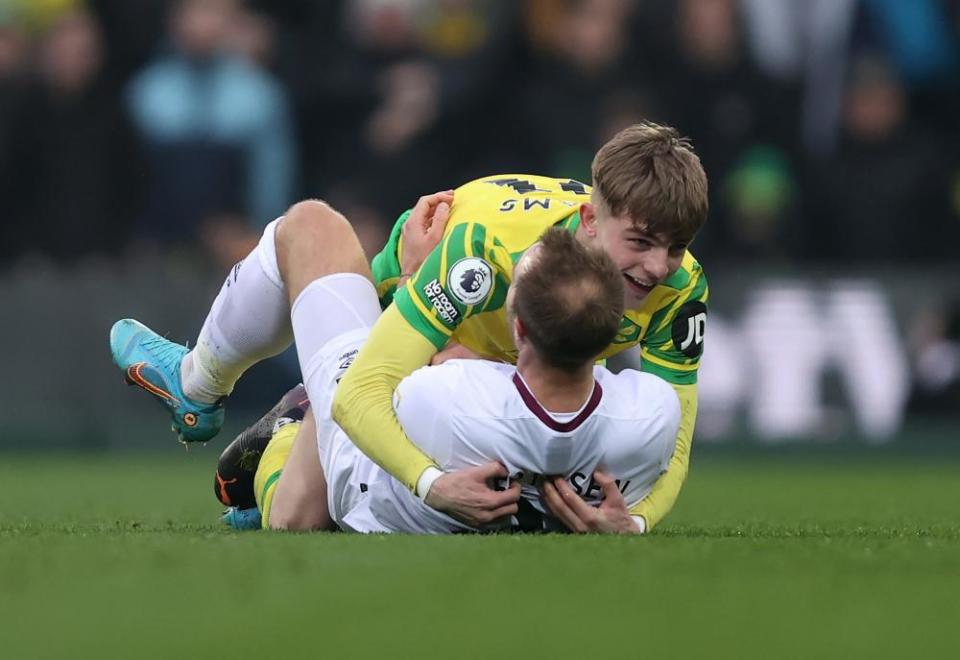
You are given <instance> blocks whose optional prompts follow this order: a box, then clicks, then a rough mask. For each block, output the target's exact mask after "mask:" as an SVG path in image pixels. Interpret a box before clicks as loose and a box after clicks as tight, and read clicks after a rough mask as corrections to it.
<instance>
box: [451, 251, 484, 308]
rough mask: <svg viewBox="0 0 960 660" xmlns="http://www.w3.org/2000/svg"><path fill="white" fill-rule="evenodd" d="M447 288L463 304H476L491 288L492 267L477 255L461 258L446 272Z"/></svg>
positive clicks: (481, 300)
mask: <svg viewBox="0 0 960 660" xmlns="http://www.w3.org/2000/svg"><path fill="white" fill-rule="evenodd" d="M447 288H448V289H450V293H452V294H453V297H454V298H456V299H457V300H459V301H460V302H462V303H463V304H464V305H476V304H477V303H479V302H483V301H484V300H485V299H486V298H487V295H488V294H489V293H490V289H492V288H493V269H492V268H490V264H488V263H487V262H486V261H484V260H483V259H480V258H478V257H466V258H465V259H461V260H460V261H458V262H457V263H455V264H453V266H451V267H450V271H449V272H448V273H447Z"/></svg>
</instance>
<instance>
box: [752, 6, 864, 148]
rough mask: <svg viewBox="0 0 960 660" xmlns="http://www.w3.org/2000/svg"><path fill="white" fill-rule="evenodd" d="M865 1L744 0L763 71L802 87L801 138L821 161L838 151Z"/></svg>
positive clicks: (754, 49)
mask: <svg viewBox="0 0 960 660" xmlns="http://www.w3.org/2000/svg"><path fill="white" fill-rule="evenodd" d="M859 2H860V0H804V1H803V2H797V1H796V0H740V4H741V6H742V8H743V11H744V18H745V24H746V26H747V35H748V37H749V43H750V47H751V52H752V53H753V55H754V57H755V59H756V61H757V63H758V64H759V67H760V69H761V70H763V71H764V72H765V73H767V74H768V75H772V76H773V77H775V78H776V79H778V80H780V81H783V82H794V83H797V84H799V85H800V88H801V90H802V91H801V99H800V103H799V104H798V106H799V109H800V111H801V114H800V119H799V127H798V128H799V137H801V140H802V144H803V149H804V150H805V151H806V152H807V153H808V154H812V155H814V156H816V157H821V156H824V155H826V154H828V153H830V151H831V150H832V149H833V148H834V147H835V145H836V141H837V134H838V132H839V125H840V106H841V96H842V91H843V85H844V76H845V72H846V70H847V65H848V61H849V57H850V53H851V47H852V41H853V31H854V25H855V23H856V15H857V7H858V5H859Z"/></svg>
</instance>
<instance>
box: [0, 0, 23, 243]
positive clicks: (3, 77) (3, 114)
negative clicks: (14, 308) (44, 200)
mask: <svg viewBox="0 0 960 660" xmlns="http://www.w3.org/2000/svg"><path fill="white" fill-rule="evenodd" d="M28 47H29V44H28V40H27V35H26V34H25V33H24V30H23V28H22V26H21V25H20V23H19V21H18V20H17V16H16V15H15V14H14V12H13V11H12V10H11V9H9V8H6V7H4V6H3V5H0V200H3V201H4V205H5V206H6V207H7V213H10V214H11V215H10V220H8V221H6V222H0V257H2V258H9V257H12V256H13V255H15V254H17V253H19V252H20V251H21V250H22V246H21V245H20V243H19V225H20V224H21V219H20V218H18V217H17V214H16V206H15V204H14V199H15V196H16V194H17V191H16V185H15V182H14V177H13V174H14V172H15V171H16V167H17V163H16V159H15V158H14V148H15V147H14V138H15V136H16V134H17V126H16V124H17V119H18V117H19V115H20V114H21V112H22V106H23V104H24V103H25V100H26V99H25V86H26V80H25V78H26V64H27V54H28Z"/></svg>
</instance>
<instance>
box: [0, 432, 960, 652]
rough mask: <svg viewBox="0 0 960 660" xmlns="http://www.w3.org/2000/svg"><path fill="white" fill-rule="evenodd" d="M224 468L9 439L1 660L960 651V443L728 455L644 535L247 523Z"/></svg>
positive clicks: (1, 475) (0, 541)
mask: <svg viewBox="0 0 960 660" xmlns="http://www.w3.org/2000/svg"><path fill="white" fill-rule="evenodd" d="M214 460H215V452H213V451H212V450H199V451H193V452H191V453H190V454H188V455H184V456H181V455H179V454H176V453H175V450H171V451H170V452H169V453H168V454H166V455H165V456H163V457H157V456H149V457H141V456H134V457H119V458H74V459H71V458H65V457H52V456H48V457H15V456H9V455H6V456H3V455H0V488H2V492H3V499H2V504H0V657H4V658H31V659H32V658H121V657H123V658H202V657H208V658H214V657H215V658H229V659H231V660H232V659H235V658H246V657H251V658H264V659H265V658H274V657H289V658H299V657H306V656H308V655H309V656H311V657H316V658H351V657H371V658H428V657H436V658H514V657H520V656H525V657H531V658H541V657H542V658H572V657H596V658H640V657H650V658H653V657H657V658H660V657H665V658H674V657H681V658H688V657H710V658H825V657H830V658H833V657H836V658H850V657H857V658H902V657H914V656H917V655H921V654H922V655H923V656H924V657H958V653H960V632H958V621H960V614H958V612H960V610H958V605H957V604H958V602H960V461H958V460H957V458H956V457H953V458H949V459H946V460H935V459H933V458H927V459H917V458H914V459H909V458H897V457H888V458H886V459H883V460H871V461H869V462H864V461H862V460H859V461H858V460H855V459H851V458H847V459H844V460H843V461H840V462H832V463H825V462H823V461H820V462H816V461H813V460H809V459H804V458H797V457H784V456H781V457H780V458H771V457H767V458H765V459H757V458H753V459H749V458H741V459H737V460H732V459H722V458H717V457H716V456H710V457H707V458H704V459H701V460H700V461H698V462H696V463H695V465H694V469H693V471H692V473H691V476H690V478H689V481H688V484H687V487H686V488H685V491H684V493H683V496H682V497H681V500H680V503H679V504H678V506H677V508H676V510H675V511H674V513H673V514H672V515H671V517H670V518H669V519H668V521H667V522H666V523H665V524H664V525H662V526H661V527H660V528H659V529H657V530H656V532H655V533H654V534H652V535H649V536H646V537H642V538H602V537H573V536H555V537H542V536H541V537H533V536H530V537H510V536H499V537H489V536H488V537H464V536H457V537H448V538H416V537H400V536H398V537H359V536H348V535H343V534H318V535H295V534H276V533H265V532H254V533H235V532H231V531H228V530H225V529H222V528H221V527H220V526H219V525H218V524H217V523H216V516H217V513H218V507H217V506H216V503H215V501H214V500H213V497H212V486H211V484H210V481H211V479H210V476H211V475H210V470H211V468H212V463H213V461H214Z"/></svg>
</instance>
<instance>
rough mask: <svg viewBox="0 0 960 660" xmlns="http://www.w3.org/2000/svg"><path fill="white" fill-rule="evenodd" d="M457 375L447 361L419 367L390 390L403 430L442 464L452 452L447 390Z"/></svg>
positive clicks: (449, 402)
mask: <svg viewBox="0 0 960 660" xmlns="http://www.w3.org/2000/svg"><path fill="white" fill-rule="evenodd" d="M456 376H457V374H456V373H455V371H454V368H453V367H449V366H447V365H439V366H436V367H421V368H420V369H417V370H416V371H415V372H413V373H412V374H410V375H409V376H407V377H406V378H404V379H403V380H402V381H401V382H400V385H399V386H398V387H397V389H396V391H394V393H393V409H394V411H395V412H396V413H397V419H398V420H399V421H400V425H401V426H402V427H403V430H404V432H405V433H406V434H407V436H408V437H409V438H410V440H411V441H412V442H413V443H414V444H415V445H417V447H419V449H420V451H422V452H423V453H425V454H427V456H429V457H430V458H432V459H433V460H434V461H436V462H437V464H438V465H440V466H441V467H443V466H444V465H445V464H447V463H448V462H449V459H450V453H451V444H452V439H453V429H452V427H451V422H452V415H451V407H452V401H451V395H450V394H451V384H452V382H453V381H454V380H455V378H456Z"/></svg>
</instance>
